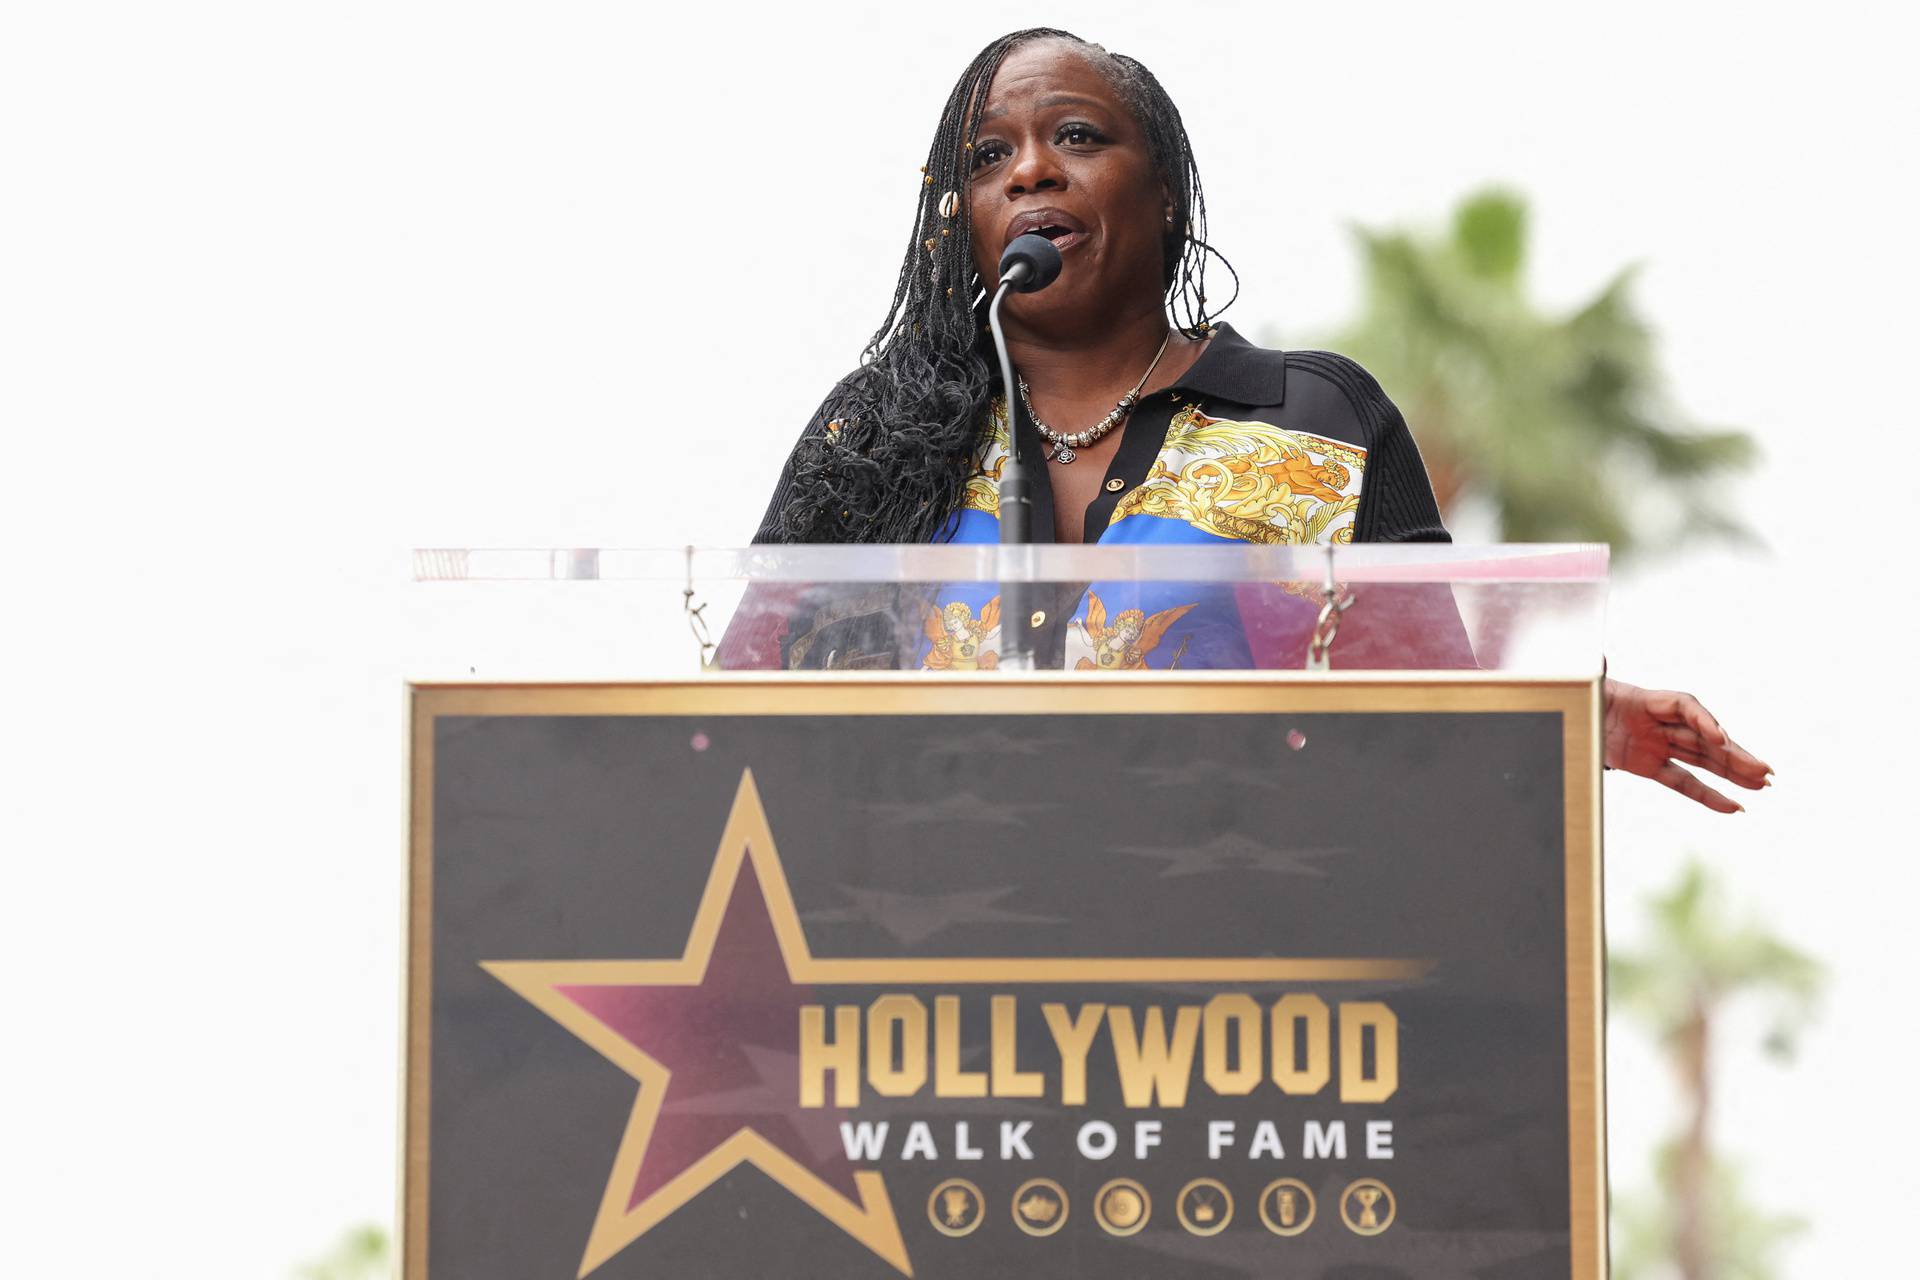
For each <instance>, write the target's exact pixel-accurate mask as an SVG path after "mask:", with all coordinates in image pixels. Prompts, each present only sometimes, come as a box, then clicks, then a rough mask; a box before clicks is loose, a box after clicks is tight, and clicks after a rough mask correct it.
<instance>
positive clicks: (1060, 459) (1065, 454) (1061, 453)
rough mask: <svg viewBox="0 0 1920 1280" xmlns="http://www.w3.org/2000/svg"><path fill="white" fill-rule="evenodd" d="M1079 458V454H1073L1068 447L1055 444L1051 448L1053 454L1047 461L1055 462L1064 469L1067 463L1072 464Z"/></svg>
mask: <svg viewBox="0 0 1920 1280" xmlns="http://www.w3.org/2000/svg"><path fill="white" fill-rule="evenodd" d="M1079 456H1080V455H1079V454H1077V453H1075V452H1074V451H1073V450H1072V449H1071V448H1069V447H1068V446H1066V445H1064V444H1057V445H1055V446H1053V453H1052V455H1051V457H1050V459H1049V460H1050V461H1053V462H1057V463H1059V464H1060V465H1061V466H1063V467H1064V466H1066V465H1067V464H1068V463H1069V462H1072V461H1073V460H1074V459H1075V458H1077V457H1079Z"/></svg>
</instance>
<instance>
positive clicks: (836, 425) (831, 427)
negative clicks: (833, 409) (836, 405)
mask: <svg viewBox="0 0 1920 1280" xmlns="http://www.w3.org/2000/svg"><path fill="white" fill-rule="evenodd" d="M840 425H841V424H840V419H838V418H835V419H834V420H833V421H832V422H829V423H828V424H827V430H828V431H832V432H836V433H837V432H838V431H839V430H840Z"/></svg>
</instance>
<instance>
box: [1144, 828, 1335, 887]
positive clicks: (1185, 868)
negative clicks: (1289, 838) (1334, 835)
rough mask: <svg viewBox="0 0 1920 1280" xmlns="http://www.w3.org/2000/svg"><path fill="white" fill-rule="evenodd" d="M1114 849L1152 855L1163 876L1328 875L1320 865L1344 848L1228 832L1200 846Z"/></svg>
mask: <svg viewBox="0 0 1920 1280" xmlns="http://www.w3.org/2000/svg"><path fill="white" fill-rule="evenodd" d="M1113 852H1115V853H1124V854H1129V855H1132V856H1133V857H1137V858H1153V859H1155V860H1157V861H1159V862H1164V863H1165V864H1166V865H1165V866H1164V867H1162V868H1161V869H1160V878H1162V879H1165V878H1166V877H1168V876H1197V875H1202V874H1205V873H1206V872H1209V871H1260V872H1265V873H1267V874H1268V875H1295V876H1317V877H1320V878H1323V879H1324V878H1325V877H1326V875H1327V874H1328V873H1327V869H1326V868H1325V867H1323V866H1320V865H1319V864H1320V863H1321V862H1322V861H1324V860H1325V859H1327V858H1337V857H1339V856H1340V855H1341V854H1343V853H1345V852H1346V850H1345V849H1336V848H1312V849H1275V848H1272V847H1270V846H1268V845H1264V844H1261V843H1260V842H1259V841H1258V840H1254V839H1252V838H1250V837H1248V836H1243V835H1241V834H1240V833H1239V832H1237V831H1227V832H1223V833H1221V834H1220V835H1217V836H1215V837H1214V838H1213V839H1211V840H1209V841H1207V842H1206V843H1205V844H1201V845H1191V846H1176V847H1172V848H1160V849H1150V848H1148V847H1146V846H1145V845H1115V846H1113Z"/></svg>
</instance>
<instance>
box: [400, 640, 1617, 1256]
mask: <svg viewBox="0 0 1920 1280" xmlns="http://www.w3.org/2000/svg"><path fill="white" fill-rule="evenodd" d="M408 692H409V711H410V717H409V720H410V722H409V726H408V743H409V746H410V753H409V761H408V773H409V777H410V790H409V797H408V798H409V805H408V823H407V830H408V845H409V850H408V875H407V995H406V1018H407V1025H406V1029H405V1031H406V1034H405V1039H404V1044H405V1064H404V1072H405V1095H404V1096H405V1100H406V1104H405V1108H404V1114H403V1116H402V1124H401V1144H400V1172H401V1181H400V1193H401V1214H400V1242H401V1276H402V1277H403V1280H428V1276H427V1242H428V1236H427V1206H428V1199H427V1194H428V1178H429V1172H430V1171H429V1161H428V1126H429V1123H430V1118H431V1102H432V1099H431V1097H430V1094H429V1085H430V1081H431V1061H430V1057H429V1054H430V1048H431V1045H430V1039H431V1030H432V1006H431V995H432V990H433V972H432V955H433V949H432V933H431V930H432V920H433V917H432V906H433V863H432V850H433V806H432V803H431V802H432V797H433V763H434V762H433V731H434V721H435V720H436V719H437V718H438V717H440V716H447V715H709V716H729V715H1007V714H1019V713H1025V714H1034V715H1048V714H1071V715H1114V714H1163V715H1164V714H1200V715H1204V714H1225V715H1255V714H1273V713H1285V712H1296V713H1302V714H1305V713H1313V712H1400V713H1407V712H1413V713H1418V712H1448V711H1453V712H1476V711H1477V712H1549V713H1558V714H1559V715H1560V716H1561V724H1562V758H1563V768H1564V779H1563V797H1562V798H1563V801H1564V808H1565V815H1566V826H1565V851H1566V855H1565V856H1566V865H1565V890H1566V913H1567V914H1566V922H1565V923H1566V945H1567V962H1566V977H1567V993H1566V1002H1567V1068H1568V1079H1567V1103H1568V1151H1569V1170H1568V1174H1569V1176H1568V1186H1569V1191H1570V1204H1569V1206H1568V1210H1569V1211H1568V1227H1569V1233H1570V1236H1571V1240H1570V1248H1571V1252H1572V1258H1573V1270H1572V1276H1571V1280H1605V1277H1606V1275H1607V1234H1606V1224H1607V1180H1606V1110H1605V1092H1604V1082H1605V1068H1606V1062H1605V1059H1604V1057H1603V1056H1602V1055H1603V1051H1604V1045H1605V1035H1604V1026H1603V1017H1604V1002H1603V992H1604V987H1603V977H1604V972H1605V968H1604V953H1603V937H1604V932H1603V915H1602V913H1603V904H1604V898H1603V896H1602V891H1601V886H1602V882H1601V859H1600V849H1601V830H1600V818H1601V814H1600V762H1601V755H1600V726H1601V706H1600V699H1601V688H1600V680H1599V678H1598V676H1595V677H1592V678H1588V679H1556V678H1516V677H1509V676H1502V675H1498V674H1492V673H1486V672H1394V673H1379V674H1374V673H1356V674H1341V675H1338V676H1336V677H1333V678H1331V679H1329V678H1328V677H1325V676H1313V675H1304V674H1298V673H1292V672H1261V673H1249V672H1186V673H1152V674H1148V673H1138V672H1134V673H1120V674H1116V675H1113V676H1101V675H1097V674H1092V675H1076V676H1070V677H1062V676H1061V675H1059V674H1057V673H1031V674H1028V673H1010V672H1009V673H1000V674H998V675H997V676H995V677H989V678H985V679H983V678H981V677H979V676H973V675H940V674H930V673H924V672H922V673H911V674H899V673H890V674H883V675H876V676H847V675H824V674H818V673H816V674H811V675H808V674H786V673H759V672H755V673H739V674H730V675H725V676H718V677H716V676H711V675H710V676H706V677H703V678H700V679H696V680H687V681H660V682H651V683H618V684H611V683H610V684H476V683H468V682H449V683H416V684H413V685H410V686H409V690H408Z"/></svg>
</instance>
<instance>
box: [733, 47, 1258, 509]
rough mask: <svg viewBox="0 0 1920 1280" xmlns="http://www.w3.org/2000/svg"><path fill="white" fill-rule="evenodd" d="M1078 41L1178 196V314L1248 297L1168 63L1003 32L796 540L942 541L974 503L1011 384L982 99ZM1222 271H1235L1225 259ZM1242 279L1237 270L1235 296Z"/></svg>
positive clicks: (979, 78)
mask: <svg viewBox="0 0 1920 1280" xmlns="http://www.w3.org/2000/svg"><path fill="white" fill-rule="evenodd" d="M1048 39H1053V40H1066V41H1070V42H1072V43H1074V44H1077V45H1079V46H1081V47H1082V48H1084V49H1087V50H1089V51H1090V52H1091V53H1092V54H1093V55H1094V56H1095V57H1096V58H1098V59H1103V60H1105V62H1106V63H1107V65H1108V69H1109V73H1110V76H1111V79H1112V82H1113V84H1114V86H1115V88H1116V89H1118V90H1119V92H1120V94H1121V96H1122V97H1123V98H1124V99H1125V101H1126V103H1127V106H1128V107H1129V108H1130V109H1131V110H1132V112H1133V114H1134V116H1135V118H1136V119H1137V120H1138V122H1139V124H1140V126H1141V129H1142V130H1143V132H1144V133H1145V134H1146V138H1147V145H1148V149H1149V153H1150V155H1151V157H1152V160H1153V163H1154V167H1155V169H1156V170H1157V171H1158V172H1159V174H1160V176H1161V179H1162V181H1163V182H1164V183H1165V184H1166V188H1167V191H1168V193H1169V195H1170V196H1171V198H1172V203H1173V227H1172V228H1171V229H1170V230H1169V232H1168V234H1167V237H1166V250H1165V255H1164V259H1165V260H1164V277H1165V286H1166V293H1167V308H1168V312H1169V315H1170V317H1171V322H1172V323H1173V324H1174V325H1176V326H1177V327H1178V328H1179V329H1180V330H1181V332H1182V333H1185V334H1187V335H1188V336H1189V337H1197V336H1200V335H1202V334H1204V333H1206V332H1207V330H1208V329H1209V327H1210V325H1211V322H1212V320H1213V318H1214V317H1215V316H1217V315H1218V314H1219V313H1220V312H1221V311H1224V310H1226V307H1227V306H1229V305H1231V304H1232V301H1233V298H1231V297H1230V298H1229V299H1228V300H1227V303H1226V304H1223V305H1222V306H1220V307H1218V308H1211V309H1210V307H1209V303H1208V301H1207V296H1206V260H1207V257H1208V256H1209V255H1212V256H1213V257H1216V258H1219V257H1220V255H1219V254H1218V253H1217V252H1216V251H1215V250H1214V249H1213V248H1212V247H1211V246H1209V245H1208V244H1207V242H1206V202H1205V199H1204V198H1203V196H1202V194H1201V190H1200V173H1199V170H1198V169H1197V168H1196V167H1195V165H1194V161H1193V147H1192V145H1191V143H1190V142H1189V141H1188V139H1187V131H1186V127H1185V125H1183V124H1182V123H1181V120H1180V112H1179V109H1178V108H1177V107H1175V106H1174V104H1173V100H1172V99H1171V98H1169V97H1168V96H1167V92H1166V90H1165V89H1163V88H1162V87H1161V85H1160V82H1159V81H1158V80H1156V79H1155V78H1154V76H1153V73H1152V72H1150V71H1148V70H1147V68H1146V67H1144V66H1142V65H1141V64H1140V63H1139V62H1137V61H1135V60H1134V59H1132V58H1128V57H1124V56H1122V55H1118V54H1110V53H1108V52H1107V51H1106V50H1105V49H1103V48H1101V47H1100V46H1099V45H1096V44H1092V43H1090V42H1088V41H1086V40H1082V39H1081V38H1080V37H1078V36H1076V35H1073V34H1071V33H1069V32H1065V31H1058V30H1055V29H1053V28H1049V27H1035V28H1031V29H1029V30H1025V31H1016V32H1013V33H1011V34H1009V35H1005V36H1002V37H1000V38H999V39H998V40H995V41H994V42H993V43H992V44H989V45H988V46H987V47H986V48H984V49H982V50H981V51H980V53H979V54H978V55H977V56H975V58H974V59H973V61H972V62H971V63H969V64H968V66H967V69H966V71H964V72H963V73H962V74H961V76H960V79H959V81H958V82H957V83H956V84H955V85H954V87H953V92H952V93H951V94H949V95H948V97H947V105H946V108H945V110H944V111H943V112H942V113H941V117H940V125H939V127H938V129H936V130H935V132H934V137H933V146H932V148H931V149H930V150H929V151H928V153H927V163H926V166H925V169H924V174H925V177H924V179H923V181H922V182H921V184H920V200H919V206H918V209H917V210H916V212H915V215H914V232H913V240H912V242H911V243H910V244H909V246H908V248H907V254H906V258H905V261H903V262H902V264H901V267H900V276H899V280H898V281H897V283H896V284H895V285H894V291H893V302H892V304H891V305H890V306H889V307H888V309H887V316H886V319H885V321H884V322H883V323H882V324H881V325H880V328H879V329H878V330H877V331H875V333H874V335H873V338H872V339H871V340H870V341H869V342H868V343H867V346H866V350H865V351H864V352H863V354H862V356H861V364H860V368H858V369H857V370H855V371H854V372H853V373H852V374H850V375H848V376H847V377H846V378H845V379H843V380H842V381H841V383H840V384H839V385H838V386H837V387H835V388H834V390H833V393H832V394H831V395H829V396H828V398H827V402H826V403H825V404H824V405H822V406H821V410H820V414H819V416H818V418H817V420H816V423H815V428H814V429H812V430H809V431H808V432H807V433H806V435H805V436H803V437H802V439H801V441H800V443H799V445H798V446H796V448H795V449H794V453H793V457H792V460H791V461H790V463H789V469H790V474H789V482H788V483H787V484H786V486H785V494H786V497H785V503H784V506H783V507H782V508H781V509H780V510H779V512H778V515H777V517H776V527H775V528H774V529H771V530H767V531H765V532H764V533H763V536H765V533H771V534H772V535H773V536H775V537H776V538H777V539H778V540H781V541H787V542H928V541H931V540H933V539H934V538H935V537H936V536H938V535H940V534H942V533H943V532H944V531H945V530H946V529H947V526H948V523H949V521H950V519H951V517H952V515H953V513H954V512H955V511H956V510H957V509H958V507H959V505H960V502H961V498H962V495H963V493H964V492H965V489H966V483H967V479H968V477H969V475H970V473H971V471H972V468H973V465H974V459H975V456H976V454H977V452H978V450H979V446H980V443H981V441H982V439H983V436H984V433H985V431H986V430H987V421H988V414H989V410H990V407H991V404H992V401H993V397H994V394H995V392H996V391H997V390H998V383H999V379H998V376H997V374H996V371H995V369H994V361H993V358H992V355H991V346H990V344H989V342H988V340H987V335H986V332H985V330H986V304H987V301H988V294H987V291H986V289H985V287H984V286H983V283H982V281H981V279H980V276H979V273H978V272H977V271H976V270H975V269H974V264H973V240H972V230H973V223H972V210H971V204H970V201H969V199H968V191H969V187H970V181H971V177H972V170H973V142H974V137H975V134H976V133H977V131H978V129H979V123H978V115H979V113H978V111H977V110H975V109H974V104H976V103H978V102H981V101H984V100H985V97H986V94H987V91H988V88H989V87H990V86H991V85H992V83H993V77H994V74H995V73H996V72H997V71H998V70H999V68H1000V64H1001V62H1002V61H1003V60H1004V59H1005V58H1006V56H1007V55H1008V54H1009V53H1011V52H1012V51H1013V50H1015V49H1017V48H1019V47H1020V46H1021V45H1024V44H1028V43H1031V42H1033V41H1036V40H1048ZM1220 263H1221V265H1222V266H1225V267H1226V268H1227V271H1228V273H1229V274H1233V268H1232V266H1231V265H1229V264H1228V263H1227V261H1226V259H1225V258H1220ZM1238 294H1239V278H1238V276H1237V275H1236V276H1235V277H1234V296H1235V297H1237V296H1238Z"/></svg>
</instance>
